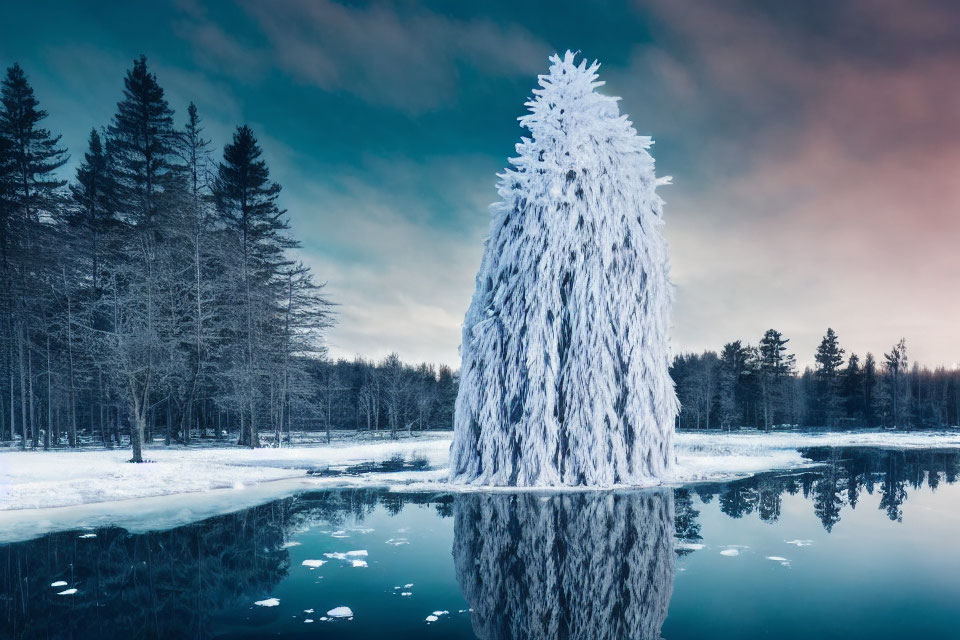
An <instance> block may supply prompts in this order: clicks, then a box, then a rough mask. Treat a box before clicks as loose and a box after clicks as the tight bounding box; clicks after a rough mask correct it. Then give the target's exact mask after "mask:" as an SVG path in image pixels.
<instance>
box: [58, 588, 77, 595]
mask: <svg viewBox="0 0 960 640" xmlns="http://www.w3.org/2000/svg"><path fill="white" fill-rule="evenodd" d="M76 592H77V590H76V589H64V590H63V591H60V592H58V593H57V595H58V596H72V595H73V594H75V593H76Z"/></svg>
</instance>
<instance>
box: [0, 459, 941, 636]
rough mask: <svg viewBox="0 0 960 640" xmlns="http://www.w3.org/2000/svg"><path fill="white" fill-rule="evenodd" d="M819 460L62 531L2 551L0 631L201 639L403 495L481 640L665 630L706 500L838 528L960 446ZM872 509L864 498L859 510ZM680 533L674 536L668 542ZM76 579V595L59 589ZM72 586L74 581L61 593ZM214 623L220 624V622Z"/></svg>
mask: <svg viewBox="0 0 960 640" xmlns="http://www.w3.org/2000/svg"><path fill="white" fill-rule="evenodd" d="M804 454H805V455H806V456H807V457H809V458H810V459H812V460H813V461H815V462H817V463H819V465H818V466H816V467H812V468H810V469H805V470H803V471H800V472H793V473H765V474H760V475H757V476H754V477H751V478H748V479H744V480H739V481H735V482H728V483H713V484H702V485H694V486H691V487H684V488H678V489H674V490H657V491H636V492H615V493H564V494H550V495H537V494H532V493H521V494H513V495H511V494H507V493H494V494H482V493H476V494H463V495H436V494H404V493H391V492H388V491H384V490H357V489H350V490H331V491H324V492H317V493H308V494H303V495H300V496H298V497H294V498H289V499H285V500H279V501H276V502H272V503H270V504H266V505H262V506H260V507H256V508H253V509H247V510H244V511H240V512H237V513H233V514H228V515H224V516H219V517H216V518H211V519H209V520H205V521H203V522H198V523H195V524H192V525H188V526H184V527H179V528H177V529H172V530H168V531H162V532H152V533H145V534H131V533H128V532H126V531H124V530H122V529H117V528H103V529H99V530H97V537H96V538H93V539H86V540H84V539H79V538H78V534H79V533H82V532H76V531H74V532H64V533H54V534H49V535H46V536H44V537H41V538H38V539H35V540H31V541H27V542H20V543H14V544H8V545H4V546H0V637H11V638H33V637H43V638H76V637H97V638H110V637H123V638H125V639H128V638H132V637H184V636H188V637H195V638H203V637H209V636H211V635H216V632H217V629H218V622H219V621H221V620H223V616H229V615H232V614H231V613H230V612H233V614H235V612H236V611H238V610H240V609H244V610H246V609H248V608H249V606H250V603H251V602H252V601H253V600H254V599H257V598H260V597H263V594H267V593H270V592H271V591H272V590H273V589H274V588H275V587H276V586H277V584H278V583H279V582H280V581H282V580H284V578H285V577H286V576H287V574H288V571H289V567H290V556H289V553H288V551H287V549H286V548H285V547H284V543H285V542H286V541H288V540H289V539H290V536H292V535H295V534H297V533H299V532H301V531H305V530H307V529H309V528H311V527H314V526H322V527H329V526H339V525H340V524H341V523H344V522H347V521H356V522H360V521H362V520H363V519H364V518H365V517H366V516H367V515H368V514H370V513H371V512H372V511H373V510H374V509H375V508H377V507H378V506H379V507H383V508H384V510H385V511H386V512H387V513H389V514H398V513H400V512H401V511H403V509H404V508H405V506H406V505H408V504H423V505H429V506H432V507H433V508H434V509H435V510H436V513H437V516H438V517H440V518H446V517H450V516H453V517H454V518H455V520H454V543H453V559H454V564H455V569H456V576H457V581H458V582H459V584H460V587H461V589H462V591H463V594H464V596H465V598H466V599H467V601H468V602H469V603H470V606H471V607H472V608H473V609H474V611H473V614H472V624H473V628H474V631H475V633H476V634H477V635H478V636H479V637H480V638H483V639H484V640H491V639H493V640H500V639H504V638H604V637H609V638H658V637H659V630H660V627H661V625H662V624H663V621H664V618H665V617H666V614H667V607H668V604H669V598H670V593H671V589H672V584H673V571H674V564H673V563H674V556H675V555H682V554H686V553H690V552H691V550H692V549H694V548H695V546H693V545H691V544H676V545H675V544H674V539H675V538H676V539H677V540H680V541H682V542H686V543H692V542H698V541H699V540H700V538H701V536H700V524H699V517H700V513H699V511H698V509H697V508H696V506H697V505H696V502H695V500H696V498H699V499H700V501H701V502H703V503H710V502H712V501H713V500H714V499H715V498H716V499H717V501H718V506H719V508H720V510H721V511H722V512H723V513H725V514H727V515H728V516H730V517H733V518H742V517H745V516H748V515H751V514H756V515H757V517H759V518H760V519H761V520H763V521H767V522H774V521H776V520H778V519H779V517H780V513H781V503H782V497H783V495H784V494H785V493H786V494H790V495H801V496H803V497H804V498H805V499H807V500H809V502H810V503H811V507H812V510H813V512H814V514H815V515H816V516H817V518H819V519H820V521H821V523H822V524H823V527H824V528H825V529H826V530H827V531H828V532H829V531H831V530H832V529H833V528H834V527H835V526H836V525H837V523H838V522H840V520H841V515H842V513H843V510H844V509H846V508H855V507H857V505H858V504H860V502H861V500H862V497H863V495H864V493H866V494H874V493H877V494H879V501H878V504H879V508H880V509H881V511H882V512H883V513H884V514H885V516H886V517H889V518H890V519H891V520H895V521H899V520H902V519H903V517H904V516H903V504H904V502H905V501H906V500H907V499H908V497H909V495H910V494H911V493H913V492H915V491H917V490H920V489H921V488H924V487H926V488H927V489H929V490H936V489H937V487H938V486H939V485H940V484H941V483H955V482H956V481H957V478H958V476H960V452H957V451H942V450H941V451H920V450H918V451H894V450H881V449H857V448H844V449H830V448H822V449H809V450H805V451H804ZM861 508H862V507H861ZM671 534H672V535H671ZM60 580H63V581H65V582H67V583H68V586H74V585H79V586H80V587H81V589H80V593H78V594H77V595H76V596H75V597H70V598H65V597H62V596H58V595H56V594H57V592H58V591H59V590H60V589H54V588H51V586H50V585H51V583H52V582H55V581H60ZM64 588H66V587H64ZM218 616H219V617H218Z"/></svg>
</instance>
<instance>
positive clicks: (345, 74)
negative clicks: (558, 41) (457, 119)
mask: <svg viewBox="0 0 960 640" xmlns="http://www.w3.org/2000/svg"><path fill="white" fill-rule="evenodd" d="M243 6H244V8H245V10H246V12H247V13H248V15H249V16H250V17H251V18H252V19H253V21H254V23H255V24H256V26H257V28H258V29H259V32H260V33H259V35H260V36H261V37H260V38H258V41H257V42H256V43H246V44H245V43H243V42H241V41H240V40H238V39H237V37H236V36H235V35H232V34H228V33H226V32H225V31H223V30H222V29H221V28H219V27H218V26H217V25H216V24H215V23H213V22H212V21H211V20H210V19H209V18H208V17H207V16H206V15H205V14H204V13H203V12H202V11H200V10H196V9H191V10H190V11H188V12H186V14H185V19H184V21H183V22H182V24H181V27H180V33H181V35H182V36H183V37H184V38H185V39H186V40H188V41H189V42H190V43H191V45H192V46H193V48H194V51H195V52H196V55H197V60H198V63H200V64H203V65H206V66H208V67H212V68H215V69H216V70H218V71H220V72H226V73H232V74H234V75H238V76H241V77H247V78H250V77H258V76H261V75H262V74H263V73H264V72H265V70H267V71H268V70H270V69H276V70H279V71H280V72H282V73H285V74H289V75H290V76H292V77H293V78H295V79H297V80H299V81H300V82H304V83H308V84H311V85H314V86H316V87H318V88H320V89H323V90H325V91H330V92H343V93H346V94H349V95H353V96H356V97H358V98H360V99H362V100H364V101H365V102H367V103H369V104H375V105H384V106H391V107H395V108H399V109H402V110H405V111H408V112H411V113H421V112H424V111H429V110H430V109H433V108H436V107H438V106H443V105H445V104H449V103H451V102H452V101H454V100H455V99H456V96H457V92H458V84H459V82H460V73H461V66H462V65H469V66H470V67H473V68H475V69H478V70H480V71H481V72H482V73H484V74H492V75H506V76H512V75H516V74H523V75H530V74H532V73H535V72H536V71H538V70H540V68H541V67H542V65H543V60H544V58H545V57H546V56H547V55H548V54H549V53H550V48H549V47H548V46H547V45H546V44H545V43H543V42H542V41H541V40H540V39H539V38H537V37H536V36H534V35H533V34H531V33H530V32H529V31H527V30H526V29H524V28H522V27H519V26H516V25H503V24H498V23H496V22H493V21H490V20H485V19H472V20H461V19H455V18H451V17H448V16H445V15H442V14H439V13H435V12H432V11H429V10H427V9H419V8H415V7H410V6H404V8H403V10H402V11H400V10H398V7H397V6H395V5H393V4H390V3H384V4H373V5H370V6H353V5H349V6H348V5H342V4H339V3H335V2H330V1H328V0H309V1H308V0H277V1H276V2H245V3H243Z"/></svg>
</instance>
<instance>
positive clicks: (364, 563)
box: [353, 560, 367, 567]
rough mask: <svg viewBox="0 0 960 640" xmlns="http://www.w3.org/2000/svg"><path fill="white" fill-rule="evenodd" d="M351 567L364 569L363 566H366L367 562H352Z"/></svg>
mask: <svg viewBox="0 0 960 640" xmlns="http://www.w3.org/2000/svg"><path fill="white" fill-rule="evenodd" d="M353 566H354V567H365V566H367V561H366V560H354V561H353Z"/></svg>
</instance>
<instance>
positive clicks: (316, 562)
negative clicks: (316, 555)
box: [300, 560, 327, 569]
mask: <svg viewBox="0 0 960 640" xmlns="http://www.w3.org/2000/svg"><path fill="white" fill-rule="evenodd" d="M325 564H327V561H326V560H304V561H303V562H301V563H300V566H303V567H310V568H311V569H316V568H317V567H322V566H323V565H325Z"/></svg>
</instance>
